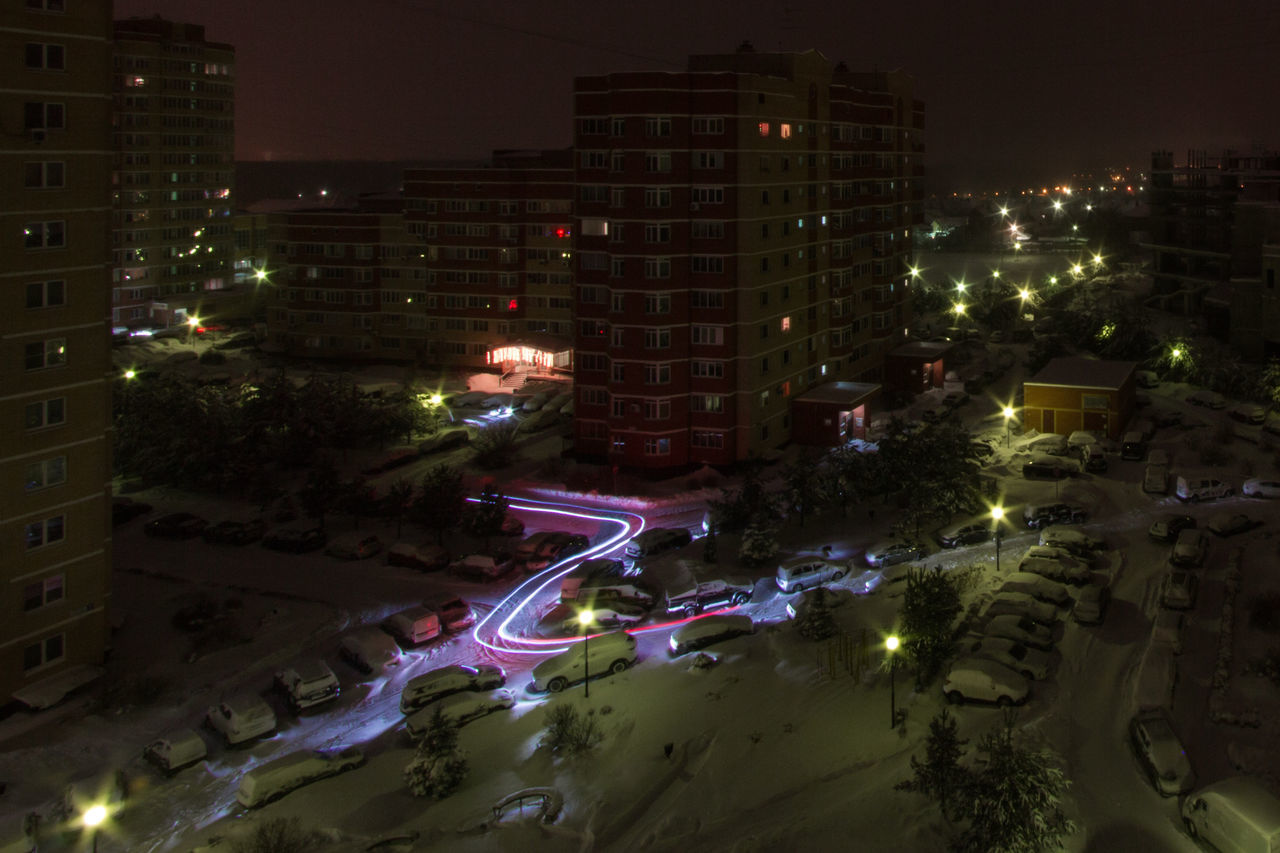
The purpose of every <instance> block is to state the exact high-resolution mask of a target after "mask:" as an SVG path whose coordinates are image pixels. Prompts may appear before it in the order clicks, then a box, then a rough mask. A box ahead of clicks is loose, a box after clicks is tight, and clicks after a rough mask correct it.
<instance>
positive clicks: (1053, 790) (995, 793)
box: [951, 712, 1076, 853]
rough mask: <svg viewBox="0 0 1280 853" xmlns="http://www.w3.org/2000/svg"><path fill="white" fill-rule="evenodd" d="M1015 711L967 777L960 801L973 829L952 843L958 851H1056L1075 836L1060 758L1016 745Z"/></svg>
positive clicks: (985, 742)
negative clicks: (1064, 805) (1066, 809)
mask: <svg viewBox="0 0 1280 853" xmlns="http://www.w3.org/2000/svg"><path fill="white" fill-rule="evenodd" d="M1016 722H1017V714H1016V713H1012V712H1011V713H1007V714H1006V715H1005V718H1004V725H1003V726H1002V728H1001V729H1000V730H998V731H995V732H992V733H990V734H987V735H985V736H984V737H983V738H982V740H981V741H979V743H978V750H979V752H982V753H985V754H986V759H987V760H986V765H985V766H984V767H982V769H980V770H978V771H977V772H975V773H973V774H971V775H970V777H969V782H968V784H967V785H966V786H965V789H964V792H963V794H962V797H961V799H960V801H959V802H958V806H959V811H960V813H961V814H962V816H963V817H966V818H968V820H969V825H968V826H967V827H966V828H965V829H964V831H963V832H961V833H960V835H959V836H957V837H956V838H955V839H953V841H952V843H951V849H952V851H954V853H1039V851H1043V850H1057V849H1058V848H1060V847H1061V846H1062V840H1063V838H1065V837H1066V836H1068V835H1070V834H1071V833H1073V832H1075V830H1076V826H1075V823H1074V822H1073V821H1072V820H1071V819H1069V818H1068V817H1067V816H1066V814H1065V813H1064V812H1063V811H1062V797H1063V795H1064V794H1065V793H1066V790H1067V788H1068V786H1069V785H1070V782H1068V781H1067V779H1066V777H1065V776H1064V775H1063V772H1062V770H1061V768H1060V767H1059V766H1058V764H1057V759H1056V756H1054V755H1053V754H1052V753H1050V752H1048V751H1044V750H1031V749H1026V748H1024V747H1021V746H1019V745H1018V744H1016V743H1015V742H1014V727H1015V724H1016Z"/></svg>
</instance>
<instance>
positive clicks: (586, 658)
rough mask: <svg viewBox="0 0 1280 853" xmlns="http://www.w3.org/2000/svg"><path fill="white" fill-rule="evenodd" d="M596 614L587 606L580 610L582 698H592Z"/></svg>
mask: <svg viewBox="0 0 1280 853" xmlns="http://www.w3.org/2000/svg"><path fill="white" fill-rule="evenodd" d="M595 621H596V614H595V613H594V612H593V611H592V610H591V608H587V609H586V610H580V611H578V624H579V625H581V626H582V676H583V678H582V698H583V699H590V698H591V646H590V645H588V644H589V643H590V642H591V626H592V625H594V624H595Z"/></svg>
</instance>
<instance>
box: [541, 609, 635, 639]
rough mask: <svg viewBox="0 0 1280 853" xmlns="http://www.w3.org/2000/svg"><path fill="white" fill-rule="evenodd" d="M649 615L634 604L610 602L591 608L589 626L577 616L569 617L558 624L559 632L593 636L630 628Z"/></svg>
mask: <svg viewBox="0 0 1280 853" xmlns="http://www.w3.org/2000/svg"><path fill="white" fill-rule="evenodd" d="M648 615H649V611H648V610H646V609H645V608H643V607H640V606H638V605H635V604H623V603H621V602H616V601H615V602H610V603H609V604H608V605H607V606H603V607H592V608H591V624H590V626H587V625H583V624H582V619H581V618H580V617H579V616H577V615H574V616H570V617H569V618H567V619H565V620H564V621H563V622H562V623H561V624H560V630H561V631H563V632H564V633H566V634H571V635H574V636H578V635H581V634H588V633H590V634H594V633H595V632H597V631H599V630H600V629H602V628H603V629H606V630H613V629H614V628H630V627H631V626H632V625H636V624H638V623H639V622H642V621H644V618H645V617H646V616H648Z"/></svg>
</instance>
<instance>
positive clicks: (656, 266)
mask: <svg viewBox="0 0 1280 853" xmlns="http://www.w3.org/2000/svg"><path fill="white" fill-rule="evenodd" d="M644 277H645V278H671V259H670V258H645V259H644Z"/></svg>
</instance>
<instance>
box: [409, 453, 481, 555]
mask: <svg viewBox="0 0 1280 853" xmlns="http://www.w3.org/2000/svg"><path fill="white" fill-rule="evenodd" d="M466 506H467V492H466V489H465V488H464V487H463V485H462V473H461V472H460V471H458V469H456V468H454V467H452V466H450V465H445V464H443V463H441V464H440V465H436V466H435V467H434V468H432V469H431V470H429V471H428V472H427V473H426V474H425V475H424V476H423V478H422V491H421V492H419V493H418V497H417V498H416V499H415V500H414V502H413V504H412V505H411V506H410V508H409V516H410V518H411V519H412V520H413V521H414V522H415V523H417V524H421V525H422V526H423V527H425V528H427V529H428V530H434V531H435V532H436V544H437V545H443V544H444V532H445V531H446V530H453V529H456V528H457V527H458V525H460V524H461V523H462V516H463V514H464V512H465V510H466Z"/></svg>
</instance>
